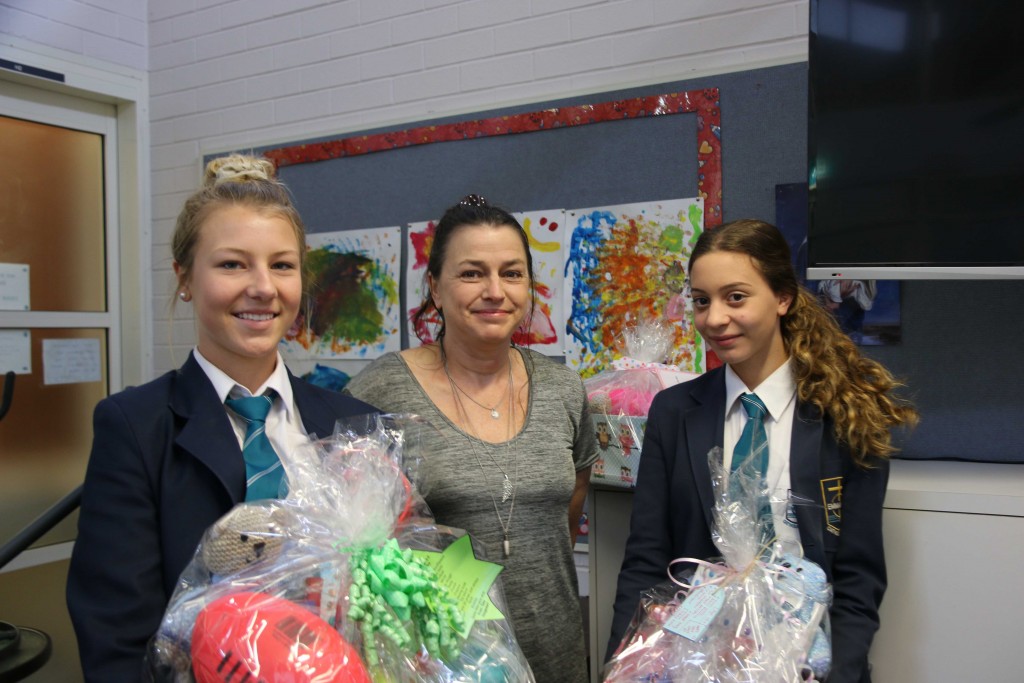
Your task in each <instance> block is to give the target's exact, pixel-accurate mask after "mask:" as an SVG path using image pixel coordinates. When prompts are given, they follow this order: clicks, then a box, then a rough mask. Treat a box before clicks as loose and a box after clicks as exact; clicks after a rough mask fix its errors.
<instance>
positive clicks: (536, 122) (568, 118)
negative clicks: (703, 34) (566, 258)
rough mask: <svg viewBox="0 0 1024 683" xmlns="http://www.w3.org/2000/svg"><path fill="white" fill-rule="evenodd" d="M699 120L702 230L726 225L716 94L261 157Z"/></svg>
mask: <svg viewBox="0 0 1024 683" xmlns="http://www.w3.org/2000/svg"><path fill="white" fill-rule="evenodd" d="M693 113H696V114H697V188H696V190H697V194H698V196H700V197H703V198H704V227H705V228H711V227H714V226H716V225H719V224H721V222H722V136H721V124H722V119H721V110H720V105H719V102H718V88H705V89H702V90H686V91H683V92H679V93H670V94H665V95H652V96H650V97H637V98H633V99H629V100H616V101H612V102H602V103H600V104H584V105H577V106H573V107H558V108H555V109H543V110H541V111H533V112H529V113H525V114H510V115H508V116H496V117H494V118H489V119H476V120H472V121H460V122H457V123H447V124H442V125H437V126H421V127H419V128H408V129H406V130H398V131H392V132H389V133H377V134H374V135H356V136H353V137H348V138H339V139H336V140H326V141H323V142H314V143H308V144H302V145H292V146H290V147H278V148H277V149H271V150H266V151H264V152H263V155H264V156H265V157H267V158H268V159H270V160H271V161H273V162H274V163H275V164H277V166H278V167H279V168H280V167H282V166H291V165H293V164H308V163H311V162H314V161H326V160H328V159H341V158H344V157H352V156H359V155H361V154H371V153H374V152H385V151H388V150H392V149H401V148H403V147H412V146H414V145H429V144H431V143H434V142H453V141H456V140H471V139H474V138H483V137H489V136H492V135H518V134H520V133H534V132H539V131H544V130H557V129H559V128H566V127H569V126H586V125H589V124H592V123H604V122H606V121H619V120H622V119H637V118H643V117H646V116H666V115H671V114H693Z"/></svg>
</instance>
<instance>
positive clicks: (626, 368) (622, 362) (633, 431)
mask: <svg viewBox="0 0 1024 683" xmlns="http://www.w3.org/2000/svg"><path fill="white" fill-rule="evenodd" d="M673 335H674V332H673V330H672V328H671V327H669V326H667V325H665V324H662V323H660V322H658V321H644V322H641V323H636V324H633V325H630V326H628V327H626V328H625V329H624V330H623V344H624V347H625V351H624V355H623V356H622V357H621V358H618V359H616V360H614V361H612V369H611V370H606V371H604V372H600V373H598V374H596V375H594V376H593V377H589V378H587V379H586V380H584V383H583V384H584V387H585V388H586V391H587V399H588V401H589V403H590V422H591V426H592V428H593V429H594V433H595V434H596V436H597V443H598V447H599V449H600V450H599V454H600V455H599V458H598V461H597V462H596V463H595V464H594V467H593V469H592V479H593V481H600V482H602V483H605V484H610V485H613V486H622V487H626V488H630V487H632V486H633V485H634V484H635V481H636V472H637V468H638V467H639V464H640V450H641V446H642V445H643V439H644V428H645V427H646V424H647V411H648V410H649V409H650V407H651V401H653V400H654V395H655V394H657V393H658V392H659V391H661V390H662V389H664V388H666V387H670V386H672V385H674V384H678V383H679V382H685V381H686V380H689V379H693V378H695V377H697V375H696V374H693V373H690V372H684V371H682V370H679V369H678V368H677V367H676V366H674V365H666V364H664V363H663V362H661V361H663V360H664V359H665V358H666V357H667V356H668V354H669V352H670V351H671V348H672V343H673V341H674V336H673Z"/></svg>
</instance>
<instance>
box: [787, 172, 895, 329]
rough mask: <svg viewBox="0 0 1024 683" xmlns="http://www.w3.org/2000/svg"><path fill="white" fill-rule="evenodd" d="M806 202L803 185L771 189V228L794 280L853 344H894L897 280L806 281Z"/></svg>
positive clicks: (805, 185)
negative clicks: (781, 238) (781, 240)
mask: <svg viewBox="0 0 1024 683" xmlns="http://www.w3.org/2000/svg"><path fill="white" fill-rule="evenodd" d="M807 200H808V194H807V183H787V184H784V185H776V186H775V225H776V227H778V228H779V230H780V231H781V232H782V234H783V235H785V237H786V241H787V242H789V248H790V251H791V252H792V256H793V266H794V268H796V272H797V277H799V278H800V281H801V282H802V283H803V284H804V286H806V287H807V289H808V290H809V291H810V292H811V294H812V295H814V296H816V297H817V298H818V300H819V301H820V302H821V303H822V304H823V305H824V306H825V308H827V309H828V310H829V311H831V312H832V314H833V315H834V316H835V317H836V321H837V322H838V323H839V326H840V327H841V328H842V330H843V331H844V332H846V334H848V335H849V337H850V339H852V340H853V341H854V343H856V344H860V345H861V346H887V345H890V344H898V343H899V342H900V340H901V337H902V327H901V322H900V283H899V281H898V280H807V209H808V201H807Z"/></svg>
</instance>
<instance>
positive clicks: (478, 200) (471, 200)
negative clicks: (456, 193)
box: [459, 194, 489, 206]
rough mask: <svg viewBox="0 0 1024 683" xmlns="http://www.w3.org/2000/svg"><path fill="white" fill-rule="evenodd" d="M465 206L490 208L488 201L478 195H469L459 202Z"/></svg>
mask: <svg viewBox="0 0 1024 683" xmlns="http://www.w3.org/2000/svg"><path fill="white" fill-rule="evenodd" d="M459 204H462V205H463V206H489V205H488V203H487V200H486V199H484V198H483V197H481V196H480V195H478V194H467V195H466V196H465V197H463V198H462V199H460V200H459Z"/></svg>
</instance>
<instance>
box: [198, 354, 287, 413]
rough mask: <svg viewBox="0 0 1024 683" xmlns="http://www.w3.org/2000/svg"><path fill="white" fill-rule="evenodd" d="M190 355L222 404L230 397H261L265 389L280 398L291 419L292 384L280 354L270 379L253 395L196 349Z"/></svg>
mask: <svg viewBox="0 0 1024 683" xmlns="http://www.w3.org/2000/svg"><path fill="white" fill-rule="evenodd" d="M192 354H193V355H194V356H195V357H196V362H197V363H199V367H201V368H202V369H203V372H205V373H206V376H207V377H209V378H210V383H211V384H213V389H214V391H216V392H217V396H218V398H220V400H221V402H222V403H223V402H224V401H226V400H227V399H228V397H230V396H234V397H243V396H262V395H263V394H265V393H267V389H273V390H274V391H276V392H277V395H278V396H280V397H281V401H280V404H281V406H282V407H283V408H284V410H285V413H286V414H287V415H288V417H289V418H290V417H291V411H292V383H291V381H290V380H289V379H288V370H287V369H286V368H285V365H284V360H283V359H282V358H281V354H280V353H278V354H277V365H275V366H274V372H272V373H270V377H268V378H267V381H266V382H264V383H263V386H261V387H260V388H259V389H258V390H257V391H256V393H255V394H252V393H249V390H248V389H246V388H245V387H243V386H242V385H241V384H239V383H238V382H236V381H235V380H233V379H231V378H230V377H229V376H228V375H227V374H226V373H225V372H224V371H223V370H221V369H220V368H218V367H217V366H216V365H214V364H213V363H211V362H210V361H208V360H207V359H206V358H204V357H203V354H201V353H199V348H198V347H196V348H194V349H192Z"/></svg>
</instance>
